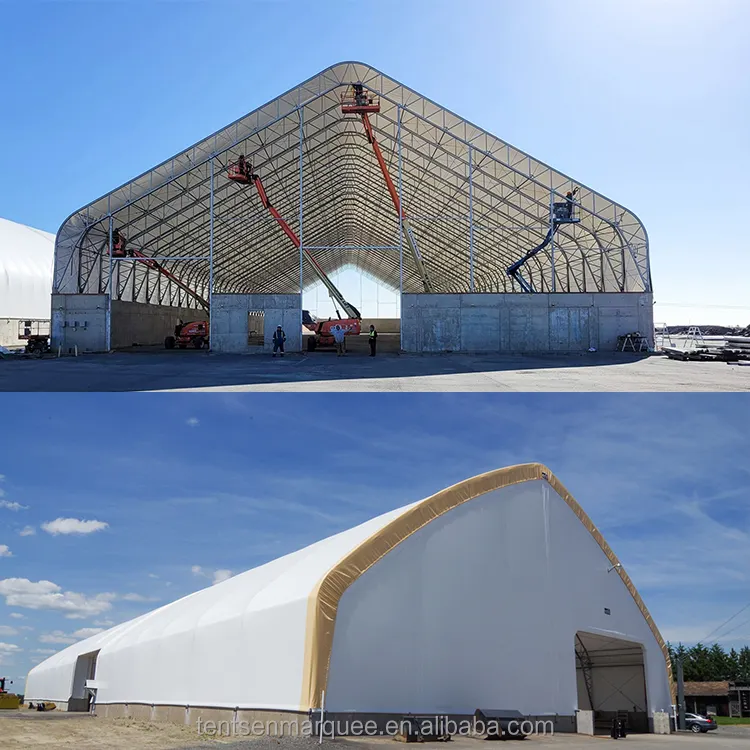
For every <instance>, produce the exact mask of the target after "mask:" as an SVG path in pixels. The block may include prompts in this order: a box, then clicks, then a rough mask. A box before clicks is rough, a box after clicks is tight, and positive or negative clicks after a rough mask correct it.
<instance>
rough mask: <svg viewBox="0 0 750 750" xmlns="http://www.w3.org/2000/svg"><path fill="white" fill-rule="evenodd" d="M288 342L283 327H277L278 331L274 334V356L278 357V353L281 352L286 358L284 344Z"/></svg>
mask: <svg viewBox="0 0 750 750" xmlns="http://www.w3.org/2000/svg"><path fill="white" fill-rule="evenodd" d="M285 341H286V334H285V333H284V329H283V328H282V327H281V326H276V330H275V331H274V332H273V356H274V357H275V356H276V352H278V351H280V352H281V356H282V357H283V356H284V342H285Z"/></svg>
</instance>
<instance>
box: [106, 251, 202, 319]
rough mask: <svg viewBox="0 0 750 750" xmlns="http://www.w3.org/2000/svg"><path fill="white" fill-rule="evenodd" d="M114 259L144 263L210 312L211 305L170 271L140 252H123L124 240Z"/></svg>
mask: <svg viewBox="0 0 750 750" xmlns="http://www.w3.org/2000/svg"><path fill="white" fill-rule="evenodd" d="M113 254H114V253H113ZM115 257H120V258H133V259H135V260H138V261H140V262H141V263H144V264H145V265H147V266H148V267H149V268H152V269H153V270H154V271H158V272H159V273H160V274H162V275H163V276H165V277H166V278H168V279H169V280H170V281H171V282H172V283H174V284H176V285H177V286H178V287H179V288H180V289H182V291H183V292H187V293H188V294H189V295H190V296H191V297H192V298H193V299H195V300H196V301H197V302H199V303H200V305H201V307H202V308H203V309H204V310H205V311H206V312H210V309H211V305H209V303H208V301H207V300H205V299H204V298H203V297H201V295H200V294H198V292H196V291H195V290H194V289H191V288H190V287H189V286H188V285H187V284H186V283H185V282H184V281H181V280H180V279H178V278H177V277H176V276H175V275H174V274H173V273H172V272H171V271H167V269H166V268H164V266H162V265H161V264H160V263H157V262H156V261H155V260H152V259H151V258H149V257H148V255H144V253H142V252H141V251H140V250H134V249H128V250H127V251H125V241H124V238H123V245H122V252H121V253H117V254H116V255H115Z"/></svg>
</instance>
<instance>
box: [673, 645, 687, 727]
mask: <svg viewBox="0 0 750 750" xmlns="http://www.w3.org/2000/svg"><path fill="white" fill-rule="evenodd" d="M675 662H676V666H677V729H682V730H684V729H685V678H684V677H683V674H682V659H675Z"/></svg>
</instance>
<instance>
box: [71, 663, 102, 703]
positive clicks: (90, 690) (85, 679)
mask: <svg viewBox="0 0 750 750" xmlns="http://www.w3.org/2000/svg"><path fill="white" fill-rule="evenodd" d="M97 656H99V651H91V652H90V653H88V654H81V655H80V656H79V657H78V659H77V660H76V668H75V672H74V673H73V691H72V693H71V695H70V699H69V700H68V711H90V710H91V705H92V703H93V701H94V697H95V695H96V688H94V687H92V685H91V683H92V682H93V681H94V680H95V679H96V657H97Z"/></svg>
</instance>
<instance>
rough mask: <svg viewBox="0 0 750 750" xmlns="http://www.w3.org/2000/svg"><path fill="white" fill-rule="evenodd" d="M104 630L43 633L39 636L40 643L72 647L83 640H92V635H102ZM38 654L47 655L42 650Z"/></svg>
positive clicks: (83, 629)
mask: <svg viewBox="0 0 750 750" xmlns="http://www.w3.org/2000/svg"><path fill="white" fill-rule="evenodd" d="M102 631H103V628H79V629H78V630H75V631H73V632H72V633H65V632H64V631H62V630H53V631H52V632H51V633H43V634H42V635H40V636H39V642H40V643H63V644H65V645H68V646H69V645H70V644H71V643H75V642H76V641H80V640H83V639H84V638H91V636H92V635H97V634H98V633H101V632H102ZM36 653H38V654H41V653H45V651H44V650H42V649H37V651H36Z"/></svg>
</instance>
